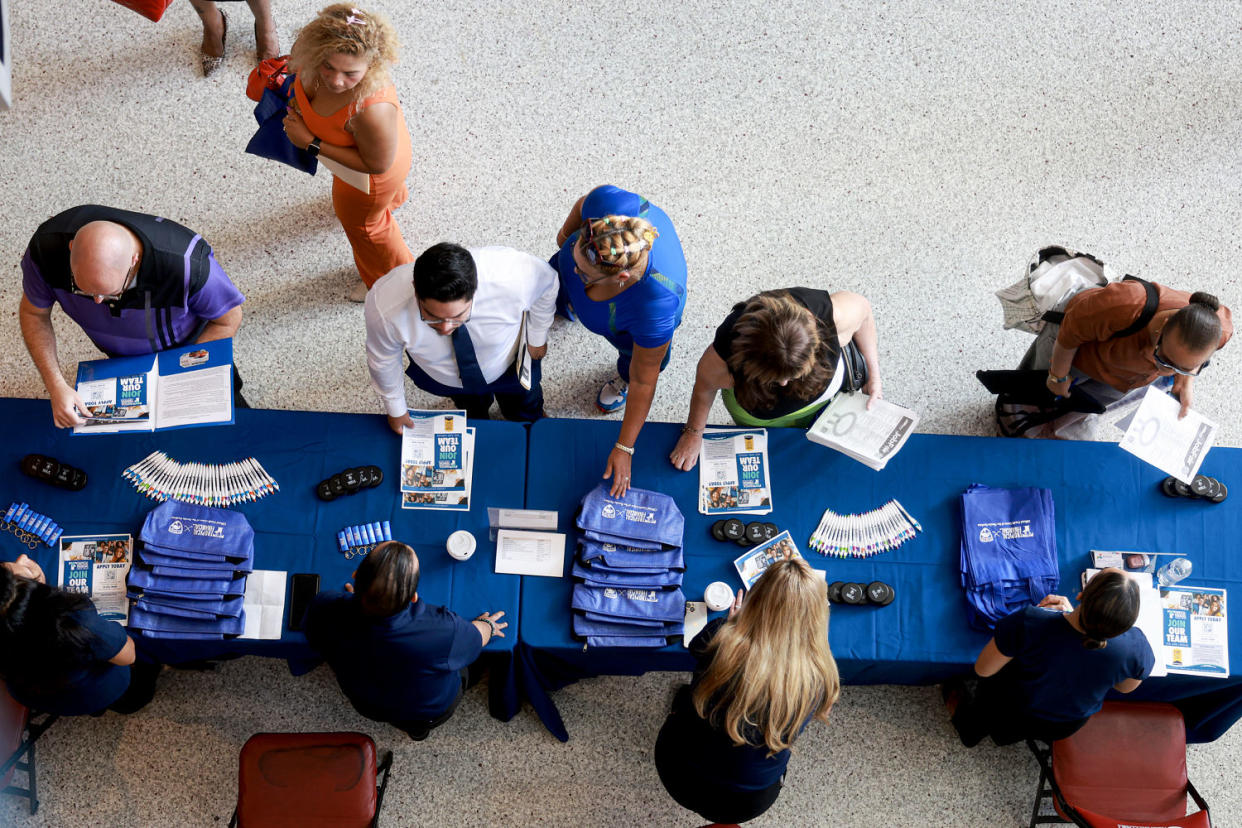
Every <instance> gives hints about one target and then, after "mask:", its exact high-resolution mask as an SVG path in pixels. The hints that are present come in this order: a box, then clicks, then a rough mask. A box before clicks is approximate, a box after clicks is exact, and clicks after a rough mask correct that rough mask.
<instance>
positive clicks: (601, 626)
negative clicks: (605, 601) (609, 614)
mask: <svg viewBox="0 0 1242 828" xmlns="http://www.w3.org/2000/svg"><path fill="white" fill-rule="evenodd" d="M573 625H574V636H575V637H577V638H588V637H590V636H600V635H604V636H613V637H617V638H661V639H663V638H672V637H673V636H678V635H681V631H682V624H681V623H676V624H674V623H669V622H657V624H656V626H649V625H647V624H626V623H622V622H618V621H609V620H600V619H598V618H592V617H591V614H590V613H586V614H583V613H579V612H575V613H574V621H573Z"/></svg>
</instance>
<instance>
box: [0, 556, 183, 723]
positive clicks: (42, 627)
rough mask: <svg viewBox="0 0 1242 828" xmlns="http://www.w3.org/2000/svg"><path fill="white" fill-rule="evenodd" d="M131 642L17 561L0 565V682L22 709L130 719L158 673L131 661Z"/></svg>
mask: <svg viewBox="0 0 1242 828" xmlns="http://www.w3.org/2000/svg"><path fill="white" fill-rule="evenodd" d="M136 655H137V653H136V651H135V648H134V641H133V639H131V638H130V637H129V636H128V635H127V634H126V632H125V628H124V627H122V626H121V625H120V624H118V623H116V622H115V621H105V620H104V619H102V618H100V617H99V613H98V612H96V611H95V607H94V605H93V604H91V601H90V599H89V598H87V597H86V596H85V595H80V594H77V593H73V592H66V591H65V590H62V589H58V588H57V587H54V586H50V585H48V583H47V579H46V578H45V577H44V575H43V570H42V569H40V567H39V565H38V564H37V563H35V562H34V561H33V560H31V559H30V558H28V557H27V556H25V555H22V556H20V557H18V559H17V560H16V561H13V562H10V563H5V564H2V565H0V678H3V680H4V683H5V685H6V686H7V687H8V690H9V694H10V695H12V696H13V698H14V699H16V700H17V701H19V702H20V703H22V704H23V705H25V706H26V707H29V708H30V709H32V710H37V711H41V712H46V713H56V714H58V715H61V716H77V715H81V714H84V713H90V714H93V715H100V714H102V713H103V712H104V711H105V710H115V711H116V712H118V713H135V712H137V711H138V710H140V709H142V707H144V706H145V705H146V703H147V702H149V701H150V700H151V697H152V696H153V695H154V694H155V680H156V677H157V676H158V675H159V672H160V670H161V666H160V665H158V664H145V663H140V662H136V661H135V658H136Z"/></svg>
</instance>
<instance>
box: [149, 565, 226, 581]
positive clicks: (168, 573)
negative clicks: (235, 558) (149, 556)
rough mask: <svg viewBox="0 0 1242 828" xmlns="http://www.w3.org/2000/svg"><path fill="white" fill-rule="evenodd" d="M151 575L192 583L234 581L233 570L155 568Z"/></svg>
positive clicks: (152, 569)
mask: <svg viewBox="0 0 1242 828" xmlns="http://www.w3.org/2000/svg"><path fill="white" fill-rule="evenodd" d="M151 573H152V574H153V575H156V576H163V577H165V578H189V579H190V580H192V581H222V580H230V581H231V580H232V579H233V570H231V569H185V568H184V567H180V566H153V567H151Z"/></svg>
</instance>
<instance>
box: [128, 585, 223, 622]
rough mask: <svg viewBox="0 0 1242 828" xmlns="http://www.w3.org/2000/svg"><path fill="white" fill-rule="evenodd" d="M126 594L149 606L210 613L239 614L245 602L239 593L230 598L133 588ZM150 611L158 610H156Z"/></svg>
mask: <svg viewBox="0 0 1242 828" xmlns="http://www.w3.org/2000/svg"><path fill="white" fill-rule="evenodd" d="M128 595H129V597H130V598H132V599H134V600H135V601H146V602H147V603H148V604H150V605H151V606H156V607H170V608H173V609H185V610H192V611H194V612H209V613H211V614H212V615H233V616H236V615H240V614H241V611H242V609H243V604H244V602H245V598H244V597H243V596H241V595H235V596H232V597H230V598H225V597H224V596H223V595H218V594H217V595H169V594H167V593H164V592H142V591H140V590H135V589H131V590H129V592H128ZM144 609H145V608H144ZM150 611H153V612H158V610H150Z"/></svg>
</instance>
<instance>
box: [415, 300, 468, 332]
mask: <svg viewBox="0 0 1242 828" xmlns="http://www.w3.org/2000/svg"><path fill="white" fill-rule="evenodd" d="M473 310H474V300H473V299H472V300H470V307H468V308H466V309H465V310H464V311H462V312H461V313H460V314H458V315H457V316H451V317H449V318H447V319H437V318H436V317H434V316H428V315H427V313H426V311H424V310H423V303H422V302H419V303H418V318H419V319H421V320H423V321H424V322H426V323H427V324H428V325H443V326H445V327H446V328H460V327H461V326H462V325H464V324H466V323H467V322H469V321H470V312H471V311H473ZM463 317H464V318H463Z"/></svg>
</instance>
